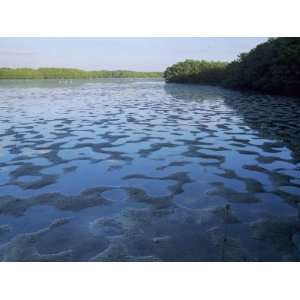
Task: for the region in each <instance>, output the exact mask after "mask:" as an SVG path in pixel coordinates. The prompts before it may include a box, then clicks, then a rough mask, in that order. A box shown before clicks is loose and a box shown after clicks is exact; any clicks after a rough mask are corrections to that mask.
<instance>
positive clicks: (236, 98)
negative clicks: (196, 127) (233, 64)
mask: <svg viewBox="0 0 300 300" xmlns="http://www.w3.org/2000/svg"><path fill="white" fill-rule="evenodd" d="M224 102H225V104H226V105H228V106H229V107H230V108H231V109H233V110H234V111H236V112H237V113H238V115H240V116H241V117H243V120H244V122H245V123H246V125H247V126H249V127H250V128H251V129H253V130H256V131H257V132H258V135H259V136H261V137H263V138H268V139H275V140H277V141H280V142H283V145H284V146H286V147H287V148H289V149H290V150H291V151H292V154H293V156H294V158H295V159H296V161H297V162H299V161H300V100H299V99H296V98H286V97H273V96H267V95H242V94H232V96H230V97H228V96H225V97H224Z"/></svg>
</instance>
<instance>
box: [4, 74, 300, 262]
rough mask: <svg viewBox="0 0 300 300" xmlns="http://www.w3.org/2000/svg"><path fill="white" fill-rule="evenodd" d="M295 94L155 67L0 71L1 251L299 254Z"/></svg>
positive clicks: (151, 256)
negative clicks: (112, 75) (78, 72)
mask: <svg viewBox="0 0 300 300" xmlns="http://www.w3.org/2000/svg"><path fill="white" fill-rule="evenodd" d="M299 120H300V101H299V99H292V98H284V97H271V96H267V95H254V94H242V93H239V92H233V91H228V90H223V89H221V88H216V87H207V86H190V85H173V84H167V85H166V84H165V83H164V82H163V81H161V80H153V79H151V80H150V79H143V80H140V79H139V80H138V79H107V80H94V81H82V80H75V81H56V80H44V81H30V80H28V81H1V82H0V168H1V172H0V259H1V260H8V261H69V260H71V261H78V260H79V261H88V260H95V261H157V260H158V261H299V260H300V218H299V217H300V208H299V202H300V122H299Z"/></svg>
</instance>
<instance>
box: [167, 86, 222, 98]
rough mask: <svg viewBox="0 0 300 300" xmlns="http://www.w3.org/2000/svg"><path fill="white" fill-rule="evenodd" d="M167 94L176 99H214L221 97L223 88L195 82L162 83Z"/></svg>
mask: <svg viewBox="0 0 300 300" xmlns="http://www.w3.org/2000/svg"><path fill="white" fill-rule="evenodd" d="M164 89H165V91H166V93H167V94H169V95H170V96H172V97H173V98H175V99H177V100H184V101H191V100H200V101H201V100H216V99H222V98H223V93H224V89H222V88H219V87H214V86H206V85H196V84H177V83H168V84H165V85H164Z"/></svg>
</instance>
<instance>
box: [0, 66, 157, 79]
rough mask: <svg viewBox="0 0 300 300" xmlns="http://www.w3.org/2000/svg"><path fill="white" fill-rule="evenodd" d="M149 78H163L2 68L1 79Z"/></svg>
mask: <svg viewBox="0 0 300 300" xmlns="http://www.w3.org/2000/svg"><path fill="white" fill-rule="evenodd" d="M131 77H133V78H146V77H147V78H149V77H153V78H155V77H161V73H159V72H135V71H123V70H117V71H105V70H104V71H84V70H80V69H67V68H40V69H30V68H18V69H11V68H0V79H85V78H86V79H88V78H91V79H96V78H131Z"/></svg>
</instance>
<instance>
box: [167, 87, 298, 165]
mask: <svg viewBox="0 0 300 300" xmlns="http://www.w3.org/2000/svg"><path fill="white" fill-rule="evenodd" d="M165 91H166V92H167V93H168V94H169V95H171V96H172V97H174V98H176V99H177V100H184V101H190V100H205V99H206V100H217V99H218V100H220V99H223V100H224V103H225V104H226V105H227V106H228V107H229V108H230V109H232V110H233V111H235V112H236V113H237V115H239V116H240V117H242V118H243V120H244V122H245V124H246V125H247V126H248V127H250V128H251V129H253V130H255V131H256V132H257V134H258V136H260V137H262V138H267V139H275V140H276V141H278V142H282V143H283V145H282V146H285V147H287V148H289V149H290V150H291V151H292V154H293V156H294V158H295V159H296V161H297V162H300V99H297V98H288V97H276V96H269V95H260V94H253V93H249V94H247V93H240V92H236V91H230V90H225V89H222V88H218V87H210V86H199V85H187V84H167V85H165Z"/></svg>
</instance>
